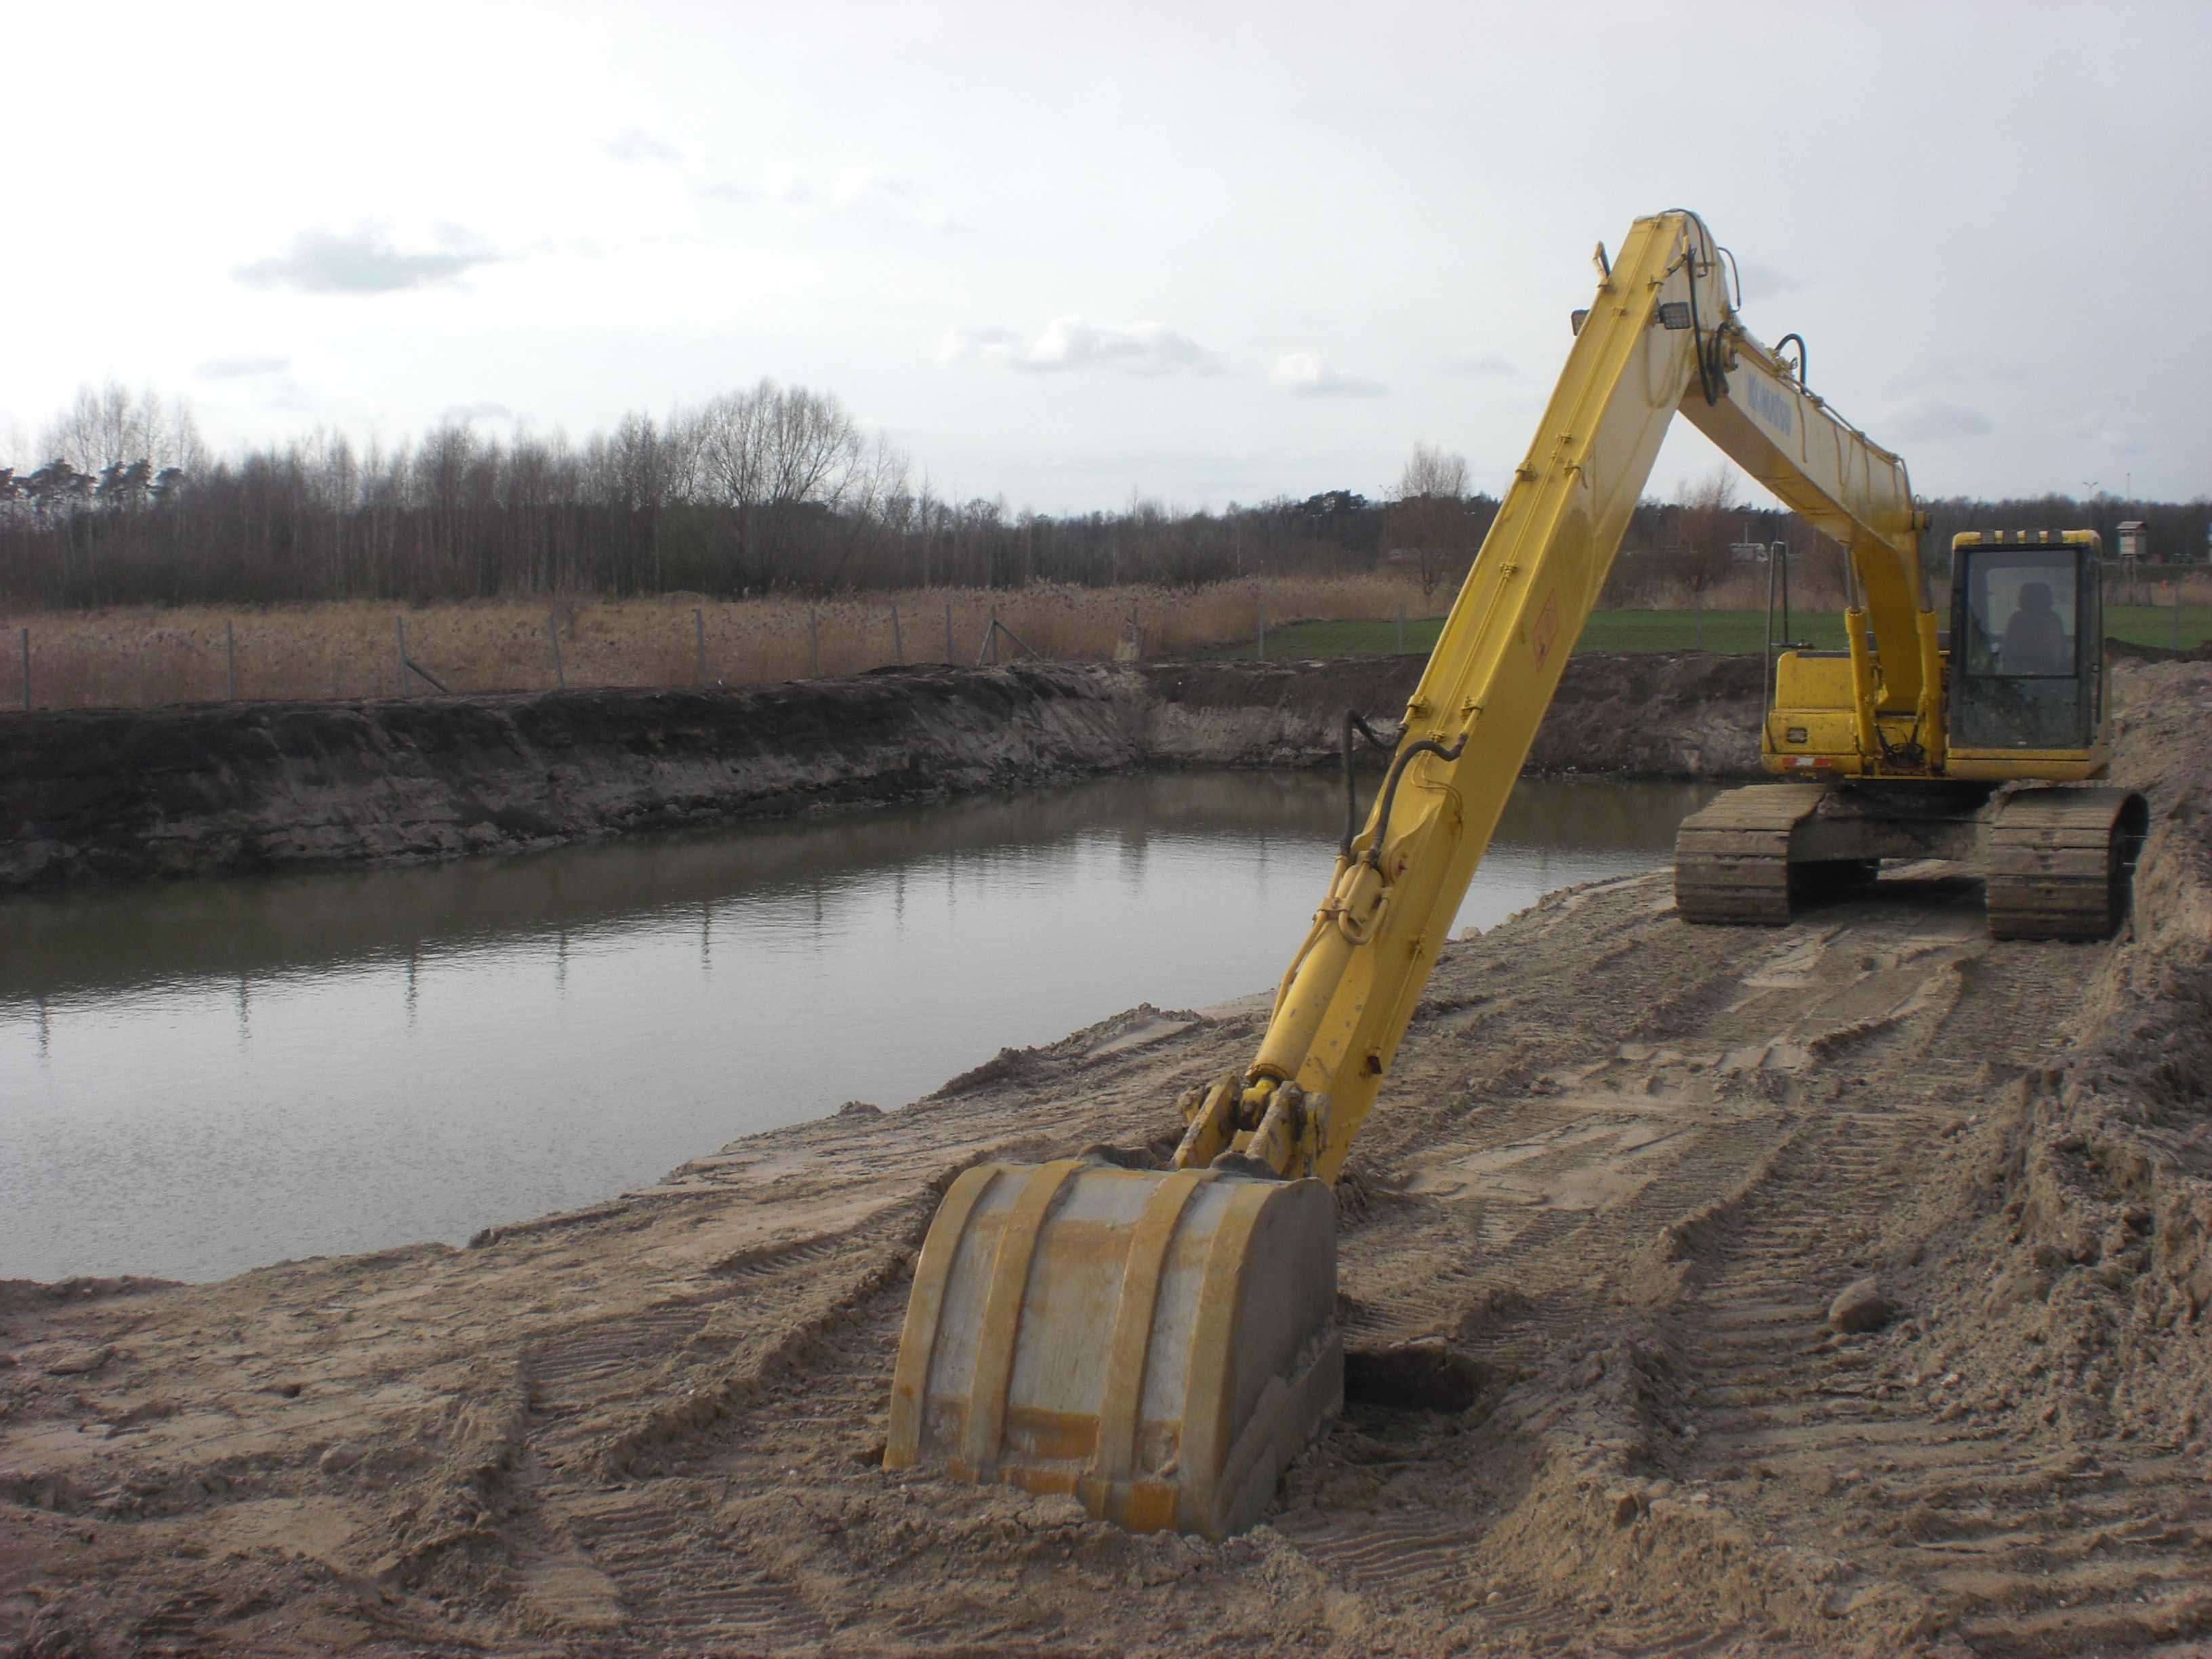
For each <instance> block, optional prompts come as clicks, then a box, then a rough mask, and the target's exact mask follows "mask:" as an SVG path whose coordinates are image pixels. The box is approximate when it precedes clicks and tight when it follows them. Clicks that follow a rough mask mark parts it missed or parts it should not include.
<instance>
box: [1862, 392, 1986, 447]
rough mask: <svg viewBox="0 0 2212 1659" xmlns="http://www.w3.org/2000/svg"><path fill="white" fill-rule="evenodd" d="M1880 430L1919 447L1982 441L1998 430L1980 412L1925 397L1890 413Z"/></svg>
mask: <svg viewBox="0 0 2212 1659" xmlns="http://www.w3.org/2000/svg"><path fill="white" fill-rule="evenodd" d="M1881 429H1882V432H1883V434H1884V435H1887V436H1894V437H1896V438H1898V439H1900V440H1901V441H1904V442H1905V443H1909V444H1918V443H1940V442H1942V441H1943V440H1945V439H1948V438H1979V437H1982V436H1984V435H1987V434H1988V433H1990V432H1992V431H1994V430H1995V429H1996V428H1994V427H1992V426H1991V425H1990V417H1989V416H1986V415H1984V414H1983V413H1982V411H1981V410H1978V409H1969V408H1967V407H1966V404H1954V403H1946V402H1945V401H1944V400H1943V399H1942V398H1922V399H1921V400H1920V401H1919V402H1918V403H1916V404H1905V405H1903V406H1901V407H1899V408H1898V409H1894V410H1891V411H1890V415H1889V418H1888V419H1887V420H1886V421H1884V422H1882V423H1881Z"/></svg>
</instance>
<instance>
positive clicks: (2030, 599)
mask: <svg viewBox="0 0 2212 1659" xmlns="http://www.w3.org/2000/svg"><path fill="white" fill-rule="evenodd" d="M2073 655H2074V653H2073V652H2072V651H2071V650H2069V648H2068V647H2067V642H2066V624H2065V623H2063V622H2061V621H2060V620H2059V618H2058V612H2057V610H2056V609H2055V608H2054V607H2053V606H2052V605H2051V584H2050V583H2049V582H2023V583H2021V589H2020V608H2019V609H2018V610H2016V611H2014V612H2013V613H2012V620H2011V621H2010V622H2008V623H2006V624H2005V631H2004V654H2003V658H2002V661H2003V664H2004V672H2006V673H2008V674H2069V673H2071V672H2073V671H2074V663H2073Z"/></svg>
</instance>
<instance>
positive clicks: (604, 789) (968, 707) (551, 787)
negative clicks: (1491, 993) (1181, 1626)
mask: <svg viewBox="0 0 2212 1659" xmlns="http://www.w3.org/2000/svg"><path fill="white" fill-rule="evenodd" d="M1418 674H1419V661H1418V659H1410V658H1407V659H1366V660H1354V661H1345V662H1331V663H1297V664H1265V665H1262V664H1252V665H1244V664H1233V663H1232V664H1214V665H1197V666H1177V665H1151V666H1147V667H1144V668H1141V669H1134V670H1126V669H1125V670H1109V669H1103V668H1087V667H1076V666H1065V665H1025V666H1020V667H1013V668H1000V669H991V670H985V671H972V672H971V671H960V670H953V669H944V668H936V669H911V670H904V671H881V672H878V673H874V674H869V675H864V676H861V677H860V678H854V679H831V680H803V681H794V682H792V683H789V684H781V685H775V686H766V687H757V688H748V689H743V690H728V691H684V690H659V691H573V692H552V693H532V694H517V695H513V696H481V697H439V698H419V699H415V700H412V701H406V702H338V703H330V702H322V703H250V704H243V705H234V704H223V703H216V704H202V705H197V706H191V707H185V708H167V709H157V710H151V711H137V710H131V711H122V710H116V711H108V710H92V711H81V712H63V713H52V714H34V715H29V716H24V715H0V891H4V890H9V889H11V888H13V889H23V888H31V887H50V886H58V885H64V884H71V883H76V882H83V881H94V880H134V879H144V878H159V877H165V876H181V875H197V874H215V873H224V872H241V871H251V870H262V869H276V868H300V867H307V866H317V865H333V864H349V863H360V862H386V863H389V862H398V861H404V860H425V859H441V858H453V857H457V856H460V855H463V854H470V853H482V852H516V851H523V850H527V849H531V848H544V847H550V846H557V845H561V844H563V843H566V842H575V841H585V840H591V839H594V838H597V837H600V836H610V835H619V834H624V833H627V832H629V831H633V830H656V829H678V828H684V827H693V826H698V825H702V824H710V823H730V822H735V821H739V820H743V819H746V818H756V817H782V816H791V815H795V814H799V813H802V812H805V811H813V810H818V809H822V808H826V807H836V806H860V805H887V804H890V803H893V802H899V801H911V800H917V799H930V798H933V797H939V796H945V795H957V794H966V793H975V792H978V791H982V790H989V789H1011V788H1028V787H1036V786H1038V785H1042V784H1046V783H1051V782H1055V781H1065V780H1067V779H1071V778H1076V777H1082V776H1088V775H1095V774H1098V773H1103V772H1114V771H1121V770H1126V769H1130V768H1133V767H1138V766H1143V765H1173V764H1196V765H1232V766H1283V765H1304V764H1310V763H1318V762H1321V761H1324V760H1327V759H1328V758H1329V757H1332V756H1334V753H1335V752H1336V745H1337V742H1338V733H1339V731H1340V726H1341V722H1342V719H1343V713H1344V710H1345V709H1346V708H1352V707H1357V708H1360V709H1362V710H1363V711H1364V712H1366V713H1368V714H1370V715H1380V716H1383V717H1386V718H1388V717H1395V715H1396V714H1398V713H1399V711H1400V710H1401V708H1403V706H1404V703H1405V699H1406V696H1407V693H1408V691H1410V690H1411V689H1412V686H1413V681H1414V679H1415V678H1417V676H1418ZM1758 691H1759V676H1758V668H1757V665H1756V664H1755V663H1749V662H1747V660H1746V659H1740V658H1728V657H1662V656H1624V657H1578V658H1577V659H1574V660H1573V662H1572V663H1571V665H1569V668H1568V671H1567V674H1566V678H1565V682H1564V683H1563V684H1562V685H1561V687H1560V690H1559V700H1558V702H1557V704H1556V705H1555V707H1554V708H1553V714H1552V715H1551V717H1550V719H1549V720H1547V722H1546V724H1545V726H1544V729H1543V732H1542V733H1541V735H1540V737H1539V738H1538V739H1537V743H1536V749H1535V752H1534V756H1533V757H1532V764H1533V765H1534V766H1535V767H1536V768H1538V769H1545V770H1554V771H1581V772H1620V773H1625V774H1633V775H1644V776H1665V777H1674V776H1687V777H1725V776H1732V775H1740V774H1748V773H1749V772H1750V771H1751V770H1752V769H1753V767H1754V766H1755V763H1756V759H1757V757H1756V750H1755V744H1756V738H1755V732H1756V721H1757V709H1756V704H1757V698H1758Z"/></svg>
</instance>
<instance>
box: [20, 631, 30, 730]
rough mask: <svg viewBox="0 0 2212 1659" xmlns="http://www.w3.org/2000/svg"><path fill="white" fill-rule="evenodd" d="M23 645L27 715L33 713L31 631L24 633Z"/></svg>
mask: <svg viewBox="0 0 2212 1659" xmlns="http://www.w3.org/2000/svg"><path fill="white" fill-rule="evenodd" d="M21 643H22V647H23V712H24V713H25V714H29V713H30V712H31V630H30V629H24V630H23V632H22V640H21Z"/></svg>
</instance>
